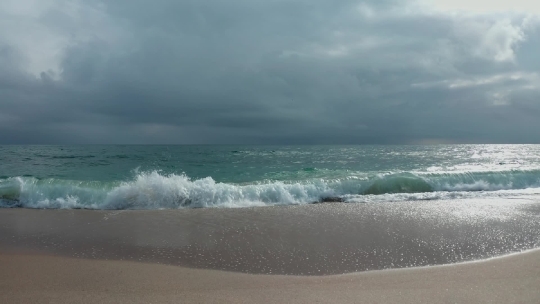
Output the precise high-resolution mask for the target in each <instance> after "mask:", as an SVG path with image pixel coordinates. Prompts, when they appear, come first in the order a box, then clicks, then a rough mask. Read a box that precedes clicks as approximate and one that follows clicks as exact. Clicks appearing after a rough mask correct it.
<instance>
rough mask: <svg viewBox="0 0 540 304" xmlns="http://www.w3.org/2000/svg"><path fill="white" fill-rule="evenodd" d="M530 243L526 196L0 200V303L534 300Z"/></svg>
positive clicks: (539, 206)
mask: <svg viewBox="0 0 540 304" xmlns="http://www.w3.org/2000/svg"><path fill="white" fill-rule="evenodd" d="M538 247H540V203H539V202H538V199H536V198H535V199H520V200H516V199H506V200H458V201H440V202H437V201H429V202H422V201H416V202H404V203H399V204H391V203H389V204H328V205H325V204H322V205H310V206H288V207H284V206H281V207H271V208H245V209H198V210H161V211H160V210H154V211H103V210H101V211H92V210H28V209H0V304H3V303H540V251H539V250H537V249H533V250H528V249H532V248H538ZM523 250H526V251H525V252H523V253H517V254H511V255H506V256H503V257H499V258H492V259H487V260H486V259H485V258H486V257H491V256H497V255H505V254H508V253H511V252H516V251H517V252H520V251H523ZM527 250H528V251H527ZM467 260H480V261H476V262H466V263H458V264H450V265H448V264H449V263H454V262H463V261H467ZM427 264H430V265H437V264H441V265H439V266H429V267H411V266H422V265H427ZM442 264H445V265H442ZM402 267H409V268H402ZM385 268H401V269H391V270H378V269H385ZM365 270H370V271H365ZM358 271H361V272H358ZM343 273H345V274H343Z"/></svg>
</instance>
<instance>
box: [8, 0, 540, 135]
mask: <svg viewBox="0 0 540 304" xmlns="http://www.w3.org/2000/svg"><path fill="white" fill-rule="evenodd" d="M468 2H470V1H468ZM528 2H530V1H528ZM528 2H527V1H525V2H523V3H520V2H519V1H517V2H513V4H512V5H506V6H505V3H506V2H500V3H499V2H493V5H492V8H493V9H489V7H490V6H488V5H485V6H478V5H476V6H475V5H470V7H469V6H467V5H468V4H467V3H466V2H465V1H463V3H461V4H460V2H459V1H457V2H456V1H452V2H449V1H397V0H384V1H380V0H379V1H352V0H343V1H333V2H328V1H319V0H311V1H305V0H287V1H284V0H277V1H259V0H252V1H245V0H232V1H218V0H199V1H175V0H156V1H153V2H148V1H141V0H130V1H128V0H117V1H108V2H102V3H99V2H96V1H87V0H79V1H68V0H48V1H45V0H43V1H37V0H24V1H22V0H17V1H15V0H7V1H2V3H0V143H255V144H263V143H284V144H293V143H299V144H300V143H301V144H305V143H321V144H322V143H340V144H352V143H427V142H478V143H484V142H496V143H521V142H523V143H529V142H530V143H538V142H540V132H538V130H540V59H538V50H540V17H539V16H540V8H539V7H538V6H539V5H535V4H526V3H528ZM490 3H491V2H490Z"/></svg>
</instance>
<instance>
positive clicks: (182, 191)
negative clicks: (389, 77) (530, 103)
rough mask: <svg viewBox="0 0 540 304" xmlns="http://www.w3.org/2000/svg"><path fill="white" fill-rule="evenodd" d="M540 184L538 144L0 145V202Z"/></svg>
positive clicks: (305, 199)
mask: <svg viewBox="0 0 540 304" xmlns="http://www.w3.org/2000/svg"><path fill="white" fill-rule="evenodd" d="M538 194H540V145H430V146H420V145H415V146H86V145H81V146H0V207H25V208H88V209H171V208H173V209H176V208H194V207H197V208H200V207H248V206H267V205H291V204H309V203H313V202H320V201H323V200H342V201H345V202H351V203H354V202H357V203H358V202H395V201H408V200H450V199H468V198H491V197H493V198H506V197H527V196H537V195H538Z"/></svg>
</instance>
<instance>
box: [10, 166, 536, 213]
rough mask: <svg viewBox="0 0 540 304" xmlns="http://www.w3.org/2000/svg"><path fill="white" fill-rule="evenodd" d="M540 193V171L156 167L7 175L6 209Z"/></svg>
mask: <svg viewBox="0 0 540 304" xmlns="http://www.w3.org/2000/svg"><path fill="white" fill-rule="evenodd" d="M525 189H538V190H539V191H540V170H531V171H504V172H476V173H460V174H456V173H454V174H451V173H445V174H437V173H411V172H402V173H394V174H391V173H388V174H372V175H364V176H348V177H345V178H341V179H312V180H303V181H288V182H283V181H259V182H255V183H251V184H231V183H219V182H216V181H215V180H214V179H212V178H211V177H207V178H203V179H195V180H192V179H191V178H189V177H188V176H186V175H175V174H170V175H164V174H161V173H160V172H157V171H152V172H143V173H138V174H137V175H136V176H135V178H134V179H133V180H130V181H124V182H85V181H72V180H61V179H37V178H34V177H9V178H3V179H0V207H24V208H85V209H177V208H207V207H229V208H234V207H249V206H271V205H292V204H309V203H315V202H336V201H346V202H371V201H402V200H411V199H449V198H467V197H479V196H490V195H491V196H493V195H495V196H504V195H517V194H519V193H525V194H527V193H530V191H523V190H525Z"/></svg>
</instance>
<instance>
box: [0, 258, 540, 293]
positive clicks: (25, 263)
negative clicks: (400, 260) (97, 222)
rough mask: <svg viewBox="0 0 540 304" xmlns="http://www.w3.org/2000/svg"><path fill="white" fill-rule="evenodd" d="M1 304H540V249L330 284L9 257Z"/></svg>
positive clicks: (0, 282)
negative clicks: (484, 259) (478, 260)
mask: <svg viewBox="0 0 540 304" xmlns="http://www.w3.org/2000/svg"><path fill="white" fill-rule="evenodd" d="M0 303H540V250H533V251H528V252H525V253H520V254H514V255H510V256H506V257H502V258H495V259H490V260H486V261H480V262H471V263H463V264H456V265H448V266H434V267H423V268H409V269H399V270H383V271H371V272H363V273H355V274H347V275H336V276H324V277H315V276H309V277H308V276H304V277H302V276H277V275H253V274H241V273H234V272H225V271H217V270H204V269H190V268H184V267H179V266H166V265H158V264H146V263H137V262H127V261H104V260H86V259H75V258H66V257H58V256H45V255H36V254H16V253H13V252H5V253H2V254H0Z"/></svg>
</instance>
